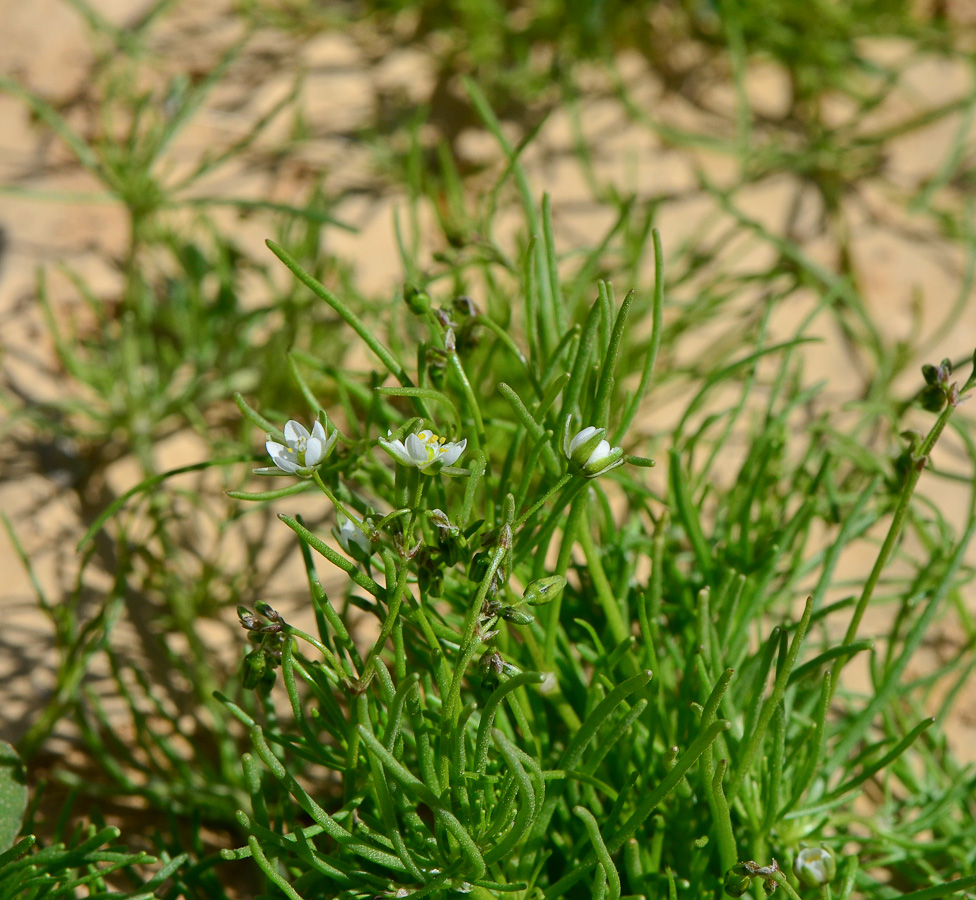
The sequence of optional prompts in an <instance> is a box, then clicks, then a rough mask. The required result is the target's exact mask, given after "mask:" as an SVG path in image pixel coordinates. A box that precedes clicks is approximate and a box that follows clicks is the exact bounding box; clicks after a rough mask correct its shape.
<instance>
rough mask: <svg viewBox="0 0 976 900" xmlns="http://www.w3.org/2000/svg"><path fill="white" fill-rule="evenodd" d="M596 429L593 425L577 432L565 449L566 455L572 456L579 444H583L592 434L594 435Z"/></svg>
mask: <svg viewBox="0 0 976 900" xmlns="http://www.w3.org/2000/svg"><path fill="white" fill-rule="evenodd" d="M596 432H597V428H596V426H595V425H587V427H586V428H584V429H583V430H582V431H580V432H577V434H576V437H574V438H573V439H572V440H571V441H570V442H569V447H568V448H567V449H566V455H567V456H572V455H573V452H574V451H575V450H576V448H577V447H579V446H580V444H585V443H586V442H587V441H588V440H589V439H590V438H591V437H593V435H594V434H596Z"/></svg>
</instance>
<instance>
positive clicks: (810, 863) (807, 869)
mask: <svg viewBox="0 0 976 900" xmlns="http://www.w3.org/2000/svg"><path fill="white" fill-rule="evenodd" d="M793 874H794V875H796V877H797V878H799V879H800V881H802V882H803V883H804V884H805V885H806V886H807V887H821V886H822V885H825V884H827V883H828V882H829V881H833V879H834V876H835V875H836V874H837V863H836V862H835V861H834V856H833V854H832V853H831V852H830V851H829V850H827V849H826V848H824V847H807V848H806V849H805V850H801V851H800V852H799V853H797V855H796V859H794V860H793Z"/></svg>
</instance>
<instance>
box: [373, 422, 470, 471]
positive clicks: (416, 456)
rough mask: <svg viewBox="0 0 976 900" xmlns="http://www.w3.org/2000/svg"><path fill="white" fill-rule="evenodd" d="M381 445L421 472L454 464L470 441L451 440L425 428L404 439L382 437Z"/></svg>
mask: <svg viewBox="0 0 976 900" xmlns="http://www.w3.org/2000/svg"><path fill="white" fill-rule="evenodd" d="M390 434H392V432H387V437H389V436H390ZM380 446H381V447H382V448H383V449H384V450H385V451H386V452H387V453H389V454H390V456H392V457H393V458H394V459H395V460H396V461H397V462H398V463H400V465H402V466H413V467H415V468H417V469H420V471H421V472H427V471H428V470H430V471H434V472H437V471H439V470H440V469H442V468H443V467H444V466H453V465H454V463H456V462H457V460H458V457H459V456H460V455H461V454H462V453H463V452H464V448H465V447H467V446H468V441H467V439H465V440H463V441H449V440H447V439H446V438H442V437H438V436H437V435H436V434H434V432H433V431H429V430H427V429H426V428H425V429H424V430H423V431H418V432H417V433H416V434H408V435H407V436H406V438H405V439H404V440H402V441H390V440H387V439H386V438H380Z"/></svg>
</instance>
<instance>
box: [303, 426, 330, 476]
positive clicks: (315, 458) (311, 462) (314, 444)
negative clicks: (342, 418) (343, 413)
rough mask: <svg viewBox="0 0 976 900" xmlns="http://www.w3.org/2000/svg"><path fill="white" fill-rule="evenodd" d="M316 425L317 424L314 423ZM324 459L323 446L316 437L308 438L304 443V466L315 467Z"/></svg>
mask: <svg viewBox="0 0 976 900" xmlns="http://www.w3.org/2000/svg"><path fill="white" fill-rule="evenodd" d="M315 424H316V425H318V422H316V423H315ZM323 459H325V444H324V442H323V441H320V440H319V439H318V438H317V437H310V438H309V439H308V441H306V443H305V465H306V466H317V465H318V464H319V463H320V462H322V460H323Z"/></svg>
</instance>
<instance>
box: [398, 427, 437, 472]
mask: <svg viewBox="0 0 976 900" xmlns="http://www.w3.org/2000/svg"><path fill="white" fill-rule="evenodd" d="M422 434H424V432H422V431H421V432H420V435H422ZM427 434H428V435H429V434H430V432H427ZM420 435H417V434H408V435H407V439H406V440H405V441H404V443H403V446H404V448H405V449H406V452H407V455H408V456H409V457H410V463H409V465H412V466H420V467H421V468H423V467H424V466H426V465H428V464H429V463H430V462H431V460H430V457H428V455H427V445H426V444H425V443H424V442H423V441H422V440H421V439H420Z"/></svg>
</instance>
